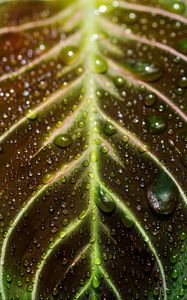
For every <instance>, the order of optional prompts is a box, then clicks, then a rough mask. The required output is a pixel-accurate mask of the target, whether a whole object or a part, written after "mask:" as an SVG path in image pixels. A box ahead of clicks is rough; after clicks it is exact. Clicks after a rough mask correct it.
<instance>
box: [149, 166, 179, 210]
mask: <svg viewBox="0 0 187 300" xmlns="http://www.w3.org/2000/svg"><path fill="white" fill-rule="evenodd" d="M177 196H178V191H177V188H176V185H175V184H174V183H173V181H172V180H171V179H170V177H169V176H168V175H167V174H166V173H165V172H163V171H161V172H160V174H159V175H158V177H157V178H156V179H155V181H154V182H153V184H152V185H151V186H149V188H148V190H147V198H148V203H149V205H150V207H151V208H152V209H153V211H155V212H156V213H158V214H160V215H169V214H171V213H172V212H173V211H174V210H175V207H176V202H177Z"/></svg>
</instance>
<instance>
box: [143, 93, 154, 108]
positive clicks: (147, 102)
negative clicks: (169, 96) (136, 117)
mask: <svg viewBox="0 0 187 300" xmlns="http://www.w3.org/2000/svg"><path fill="white" fill-rule="evenodd" d="M156 100H157V97H156V95H155V94H148V95H146V97H145V99H144V103H145V105H146V106H148V107H151V106H153V105H154V104H155V103H156Z"/></svg>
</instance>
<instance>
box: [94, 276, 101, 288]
mask: <svg viewBox="0 0 187 300" xmlns="http://www.w3.org/2000/svg"><path fill="white" fill-rule="evenodd" d="M100 285H101V279H100V278H99V276H98V275H96V274H94V276H93V278H92V286H93V288H94V289H98V288H99V287H100Z"/></svg>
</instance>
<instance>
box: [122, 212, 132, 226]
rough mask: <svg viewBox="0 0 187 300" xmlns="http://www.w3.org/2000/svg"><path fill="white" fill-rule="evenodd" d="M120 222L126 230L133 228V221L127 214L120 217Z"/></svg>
mask: <svg viewBox="0 0 187 300" xmlns="http://www.w3.org/2000/svg"><path fill="white" fill-rule="evenodd" d="M122 222H123V225H124V226H125V227H126V228H128V229H131V228H132V227H133V226H134V222H133V220H132V219H131V217H130V216H128V215H127V214H125V215H123V216H122Z"/></svg>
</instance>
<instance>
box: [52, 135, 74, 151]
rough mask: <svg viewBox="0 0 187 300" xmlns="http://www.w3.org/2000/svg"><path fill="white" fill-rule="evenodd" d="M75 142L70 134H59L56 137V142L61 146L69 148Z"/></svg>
mask: <svg viewBox="0 0 187 300" xmlns="http://www.w3.org/2000/svg"><path fill="white" fill-rule="evenodd" d="M72 143H73V140H72V138H71V136H70V135H69V134H59V135H57V136H56V137H55V139H54V144H55V145H56V146H58V147H60V148H67V147H69V146H70V145H71V144H72Z"/></svg>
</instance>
